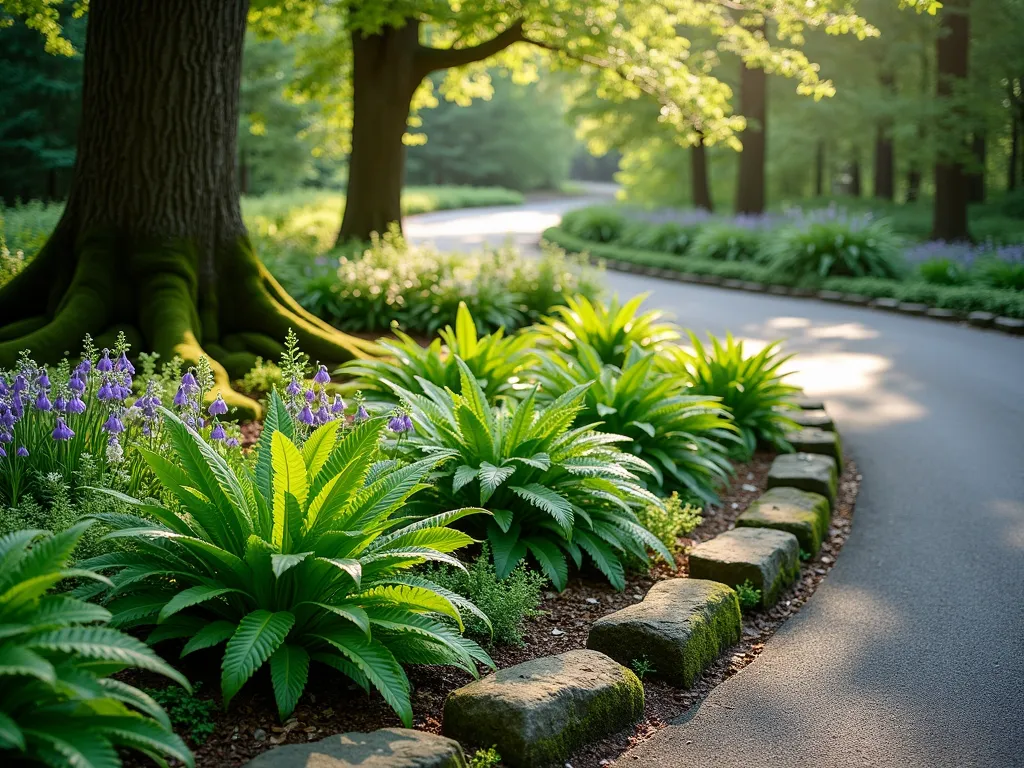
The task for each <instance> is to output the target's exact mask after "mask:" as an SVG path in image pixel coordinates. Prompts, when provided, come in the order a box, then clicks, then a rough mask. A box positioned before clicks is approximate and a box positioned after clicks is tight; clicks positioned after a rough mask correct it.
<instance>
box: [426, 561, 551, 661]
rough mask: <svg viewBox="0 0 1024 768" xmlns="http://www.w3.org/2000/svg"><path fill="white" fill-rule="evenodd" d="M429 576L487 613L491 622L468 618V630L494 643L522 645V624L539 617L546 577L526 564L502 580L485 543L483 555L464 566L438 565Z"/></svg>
mask: <svg viewBox="0 0 1024 768" xmlns="http://www.w3.org/2000/svg"><path fill="white" fill-rule="evenodd" d="M429 577H430V579H431V580H432V581H433V582H434V583H435V584H438V585H440V586H441V587H444V588H445V589H447V590H449V591H451V592H455V593H456V594H459V595H461V596H462V597H464V598H466V599H467V600H469V601H470V602H471V603H473V604H474V605H475V606H476V607H477V608H479V609H480V610H481V611H483V612H484V614H485V615H486V617H487V619H489V623H487V622H485V621H483V620H482V619H479V618H477V617H475V616H467V617H466V633H467V634H469V635H473V636H475V637H480V638H484V639H486V640H488V641H490V642H491V643H492V644H494V645H513V646H522V645H523V624H524V622H525V621H526V620H527V619H529V618H532V617H534V616H539V615H540V612H539V611H538V610H537V607H538V606H539V605H540V595H541V590H542V589H543V588H544V585H545V584H547V579H545V578H544V577H543V576H541V575H540V574H539V573H537V572H536V571H531V570H528V569H527V568H526V566H525V565H519V566H517V567H516V568H515V569H514V570H513V571H512V572H511V573H510V574H509V575H508V576H506V577H505V578H504V579H501V580H500V581H499V579H498V575H497V573H495V570H494V564H493V562H492V561H491V548H490V546H489V545H488V544H487V543H484V545H483V548H482V550H481V552H480V555H479V556H478V557H477V558H475V559H474V560H473V562H471V563H469V564H468V565H467V566H466V567H465V568H452V567H451V566H446V565H440V566H436V567H435V568H434V569H432V570H431V571H430V572H429Z"/></svg>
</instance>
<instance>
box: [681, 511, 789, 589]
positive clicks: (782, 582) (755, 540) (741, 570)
mask: <svg viewBox="0 0 1024 768" xmlns="http://www.w3.org/2000/svg"><path fill="white" fill-rule="evenodd" d="M689 560H690V576H691V577H692V578H694V579H710V580H711V581H720V582H722V583H723V584H728V585H729V586H730V587H738V586H739V585H740V584H743V583H744V582H747V581H749V582H750V583H751V584H753V585H754V587H756V588H757V589H759V590H761V605H763V606H764V607H768V606H770V605H774V604H775V601H776V600H778V599H779V595H780V594H781V593H782V590H783V589H784V588H785V587H786V586H787V585H789V584H790V583H792V582H793V580H794V579H796V577H797V575H798V574H799V573H800V542H799V541H798V540H797V538H796V536H794V535H793V534H792V533H786V532H784V531H776V530H773V529H771V528H735V529H733V530H731V531H726V532H725V533H720V534H718V535H717V536H715V538H713V539H711V540H710V541H705V542H704V543H703V544H698V545H697V546H696V547H694V548H693V549H691V550H690V555H689Z"/></svg>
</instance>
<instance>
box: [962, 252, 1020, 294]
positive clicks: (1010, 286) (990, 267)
mask: <svg viewBox="0 0 1024 768" xmlns="http://www.w3.org/2000/svg"><path fill="white" fill-rule="evenodd" d="M973 273H974V276H975V278H976V279H977V281H978V282H979V283H981V284H982V285H984V286H986V287H988V288H995V289H999V290H1008V291H1024V260H1020V261H1015V262H1011V261H1004V260H1003V259H1000V258H998V257H991V258H983V259H979V260H978V263H977V264H975V266H974V270H973Z"/></svg>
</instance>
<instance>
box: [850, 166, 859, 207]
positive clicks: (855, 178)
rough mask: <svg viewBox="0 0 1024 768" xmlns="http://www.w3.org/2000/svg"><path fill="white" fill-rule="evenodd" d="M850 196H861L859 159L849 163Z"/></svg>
mask: <svg viewBox="0 0 1024 768" xmlns="http://www.w3.org/2000/svg"><path fill="white" fill-rule="evenodd" d="M850 194H851V195H852V196H853V197H860V195H861V175H860V158H859V157H854V158H853V160H851V161H850Z"/></svg>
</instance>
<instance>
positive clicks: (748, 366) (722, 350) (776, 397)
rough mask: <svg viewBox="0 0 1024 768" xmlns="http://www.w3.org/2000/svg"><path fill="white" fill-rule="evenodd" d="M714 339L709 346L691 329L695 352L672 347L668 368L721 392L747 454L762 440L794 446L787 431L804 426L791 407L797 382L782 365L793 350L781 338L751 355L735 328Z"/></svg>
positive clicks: (709, 391) (709, 392) (691, 384)
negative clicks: (790, 413) (786, 349)
mask: <svg viewBox="0 0 1024 768" xmlns="http://www.w3.org/2000/svg"><path fill="white" fill-rule="evenodd" d="M710 339H711V347H710V349H709V348H706V347H705V346H704V345H703V344H702V343H701V341H700V339H699V338H697V336H696V335H695V334H693V333H692V332H691V333H690V343H691V344H692V345H693V349H694V353H693V354H690V353H688V352H686V351H685V350H684V349H682V348H680V347H675V348H673V349H671V350H670V351H669V354H668V355H667V356H666V357H665V358H663V365H664V368H665V370H666V371H668V372H669V373H670V374H671V375H673V376H676V377H678V378H679V379H680V380H681V381H682V382H683V383H684V386H686V387H687V391H688V392H690V393H693V394H695V395H703V396H705V397H714V398H720V400H721V404H722V405H723V406H724V407H725V408H726V410H728V412H729V413H731V414H732V417H733V420H734V422H735V424H736V426H737V427H739V429H740V432H741V434H742V436H743V448H744V450H743V456H744V458H747V457H749V456H751V455H752V454H753V453H754V449H755V448H756V447H757V443H758V441H763V442H766V443H770V444H772V445H774V446H775V447H776V448H779V449H782V450H787V449H789V450H791V449H790V448H789V444H788V443H787V442H786V441H785V439H784V438H783V435H784V434H785V433H786V432H789V431H791V430H794V429H798V426H797V424H796V423H795V422H794V421H793V420H791V419H789V418H788V417H787V416H786V414H785V411H786V410H787V409H792V408H793V406H792V405H791V404H790V402H789V400H790V398H791V397H792V396H793V395H795V394H796V393H797V388H796V387H793V386H790V385H788V384H786V383H785V382H784V381H783V379H784V378H785V376H786V374H785V373H784V372H782V370H781V369H782V367H783V366H784V365H785V363H786V361H788V360H789V359H790V357H791V356H790V355H783V354H781V353H780V352H779V343H780V342H773V343H771V344H768V345H767V346H765V347H764V348H763V349H762V350H761V351H760V352H757V353H756V354H753V355H749V356H748V355H745V354H744V351H743V342H742V341H736V340H735V339H734V338H733V336H732V334H731V333H730V334H726V337H725V342H724V343H723V342H722V341H720V340H719V339H717V338H715V337H714V336H710Z"/></svg>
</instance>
